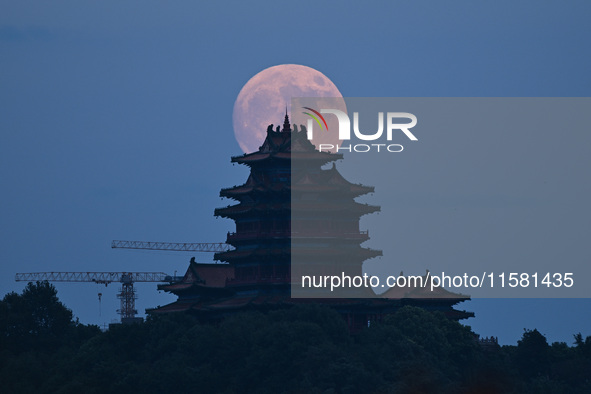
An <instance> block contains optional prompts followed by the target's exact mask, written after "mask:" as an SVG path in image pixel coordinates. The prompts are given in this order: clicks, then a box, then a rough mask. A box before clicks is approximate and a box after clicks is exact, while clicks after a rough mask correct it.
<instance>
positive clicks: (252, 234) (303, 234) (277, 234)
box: [228, 230, 369, 241]
mask: <svg viewBox="0 0 591 394" xmlns="http://www.w3.org/2000/svg"><path fill="white" fill-rule="evenodd" d="M264 238H344V239H369V231H367V230H365V231H358V232H351V233H343V232H337V231H297V232H291V231H285V230H277V231H241V232H233V233H230V232H229V233H228V241H237V240H244V239H264Z"/></svg>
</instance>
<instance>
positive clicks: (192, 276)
mask: <svg viewBox="0 0 591 394" xmlns="http://www.w3.org/2000/svg"><path fill="white" fill-rule="evenodd" d="M230 279H234V267H233V266H231V265H229V264H199V263H196V262H195V259H194V258H192V259H191V262H190V263H189V268H187V272H186V273H185V275H184V276H183V278H182V279H181V280H180V281H178V282H175V283H171V284H167V285H160V286H159V287H158V288H159V289H160V290H165V291H170V292H172V293H177V292H182V291H186V290H189V289H191V288H193V287H195V286H198V287H203V288H217V289H220V288H224V287H226V282H227V281H228V280H230Z"/></svg>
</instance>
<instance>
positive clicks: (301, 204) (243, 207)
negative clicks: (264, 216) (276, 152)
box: [214, 201, 380, 218]
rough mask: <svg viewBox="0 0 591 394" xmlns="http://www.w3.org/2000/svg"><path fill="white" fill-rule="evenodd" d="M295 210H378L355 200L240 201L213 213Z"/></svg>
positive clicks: (352, 211) (354, 212) (332, 211)
mask: <svg viewBox="0 0 591 394" xmlns="http://www.w3.org/2000/svg"><path fill="white" fill-rule="evenodd" d="M290 210H294V211H297V212H298V213H297V215H302V214H303V212H309V213H329V214H330V213H332V214H334V213H338V212H344V213H348V214H355V215H366V214H368V213H373V212H377V211H379V210H380V207H379V206H376V205H369V204H362V203H358V202H356V201H349V202H340V203H339V202H338V201H337V202H330V201H318V202H316V201H298V202H297V203H293V204H290V203H289V202H282V203H270V202H259V203H240V204H236V205H230V206H227V207H224V208H216V209H215V211H214V214H215V215H216V216H221V217H228V218H234V217H237V216H240V215H246V214H249V213H256V214H260V213H261V212H266V213H276V212H279V211H290Z"/></svg>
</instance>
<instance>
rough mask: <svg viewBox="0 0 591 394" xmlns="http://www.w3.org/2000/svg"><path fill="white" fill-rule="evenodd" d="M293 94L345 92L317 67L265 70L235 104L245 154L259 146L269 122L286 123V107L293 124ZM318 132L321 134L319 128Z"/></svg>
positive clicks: (236, 132) (238, 134) (235, 119)
mask: <svg viewBox="0 0 591 394" xmlns="http://www.w3.org/2000/svg"><path fill="white" fill-rule="evenodd" d="M293 97H335V98H342V95H341V92H339V90H338V89H337V87H336V86H335V84H334V83H332V81H331V80H330V79H328V78H327V77H326V76H325V75H324V74H322V73H321V72H320V71H317V70H315V69H313V68H310V67H306V66H301V65H298V64H282V65H279V66H273V67H269V68H267V69H264V70H263V71H261V72H259V73H258V74H256V75H255V76H254V77H252V78H251V79H250V80H249V81H248V82H247V83H246V85H244V87H243V88H242V90H240V93H239V94H238V97H237V98H236V102H235V103H234V112H233V122H234V135H235V136H236V140H237V141H238V144H239V145H240V148H242V150H243V151H244V153H250V152H254V151H257V150H258V149H259V147H260V146H261V145H262V143H263V141H264V140H265V137H266V132H267V126H268V125H270V124H274V125H275V126H277V125H282V124H283V120H284V117H285V109H286V107H287V112H288V114H289V115H290V120H292V123H293V119H294V117H293V116H292V109H291V99H292V98H293ZM300 112H301V109H296V113H297V114H299V113H300ZM294 115H295V114H294ZM303 124H304V125H305V124H306V123H303ZM329 128H330V123H329ZM319 131H320V130H319ZM314 133H315V134H319V133H316V130H314ZM313 142H314V141H313Z"/></svg>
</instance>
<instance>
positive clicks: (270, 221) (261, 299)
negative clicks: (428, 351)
mask: <svg viewBox="0 0 591 394" xmlns="http://www.w3.org/2000/svg"><path fill="white" fill-rule="evenodd" d="M342 158H343V156H342V155H341V154H338V153H330V152H319V151H318V150H316V149H315V147H314V145H312V143H311V142H310V141H309V140H308V139H307V137H306V130H305V128H303V127H302V128H301V129H300V131H298V130H297V128H296V127H295V125H294V129H293V130H292V127H291V125H290V123H289V118H288V116H287V114H286V115H285V121H284V123H283V128H280V127H277V129H276V130H273V126H272V125H271V126H269V127H268V129H267V137H266V139H265V141H264V143H263V145H262V146H261V147H260V148H259V150H258V151H256V152H253V153H249V154H244V155H241V156H235V157H232V162H233V163H239V164H244V165H247V166H249V167H250V175H249V177H248V179H247V181H246V182H245V183H244V184H243V185H240V186H235V187H232V188H227V189H222V190H221V192H220V196H221V197H225V198H229V199H233V200H235V201H236V202H237V204H235V205H230V206H227V207H224V208H218V209H216V210H215V215H216V216H218V217H223V218H228V219H232V220H233V221H234V222H235V223H236V231H235V232H232V233H228V235H227V241H226V242H227V243H228V244H229V245H231V246H232V247H233V249H231V250H228V251H225V252H221V253H217V254H216V255H215V259H216V260H218V261H220V262H223V263H225V264H197V263H195V261H194V259H192V261H191V263H190V265H189V269H188V270H187V273H186V274H185V276H184V278H183V279H182V280H181V281H180V282H177V283H174V284H168V285H161V286H159V288H160V289H162V290H165V291H169V292H172V293H174V294H176V295H177V296H178V300H177V301H176V302H174V303H172V304H169V305H167V306H164V307H161V308H157V309H153V310H151V311H149V312H150V313H165V312H174V311H188V312H192V313H195V314H197V315H199V316H200V317H202V318H203V319H204V320H215V319H219V318H221V317H223V316H224V315H227V314H231V313H236V312H239V311H243V310H249V309H257V310H270V309H277V308H285V307H289V306H292V305H296V304H306V303H322V304H326V305H329V306H331V307H333V308H335V309H336V310H337V311H339V312H340V313H341V314H342V315H343V316H344V317H345V319H346V320H347V322H348V324H349V326H350V328H351V330H356V329H359V328H361V327H364V326H367V324H368V322H369V321H370V320H374V319H378V320H379V319H381V317H382V316H384V315H385V314H389V313H393V312H395V311H396V310H397V309H398V308H400V307H401V306H402V305H406V304H413V305H419V306H423V307H425V308H427V309H435V310H441V311H443V312H444V313H446V314H447V315H448V316H449V317H450V318H454V319H463V318H466V317H470V316H473V314H471V313H469V312H463V311H457V310H455V309H453V305H455V304H456V303H458V302H460V301H463V300H466V299H467V297H466V296H459V295H457V297H454V296H453V295H452V297H449V296H447V297H441V298H437V299H429V298H428V297H427V298H426V297H425V296H424V295H423V296H421V294H419V293H421V291H422V290H421V289H416V288H412V289H411V288H406V289H404V288H400V289H396V292H397V293H396V298H395V299H392V298H384V297H378V296H376V295H375V293H373V291H372V290H371V289H370V288H367V287H362V288H359V289H353V290H351V289H347V291H346V292H344V293H338V292H336V293H335V292H330V293H328V291H327V289H326V288H321V289H303V291H298V289H302V286H301V284H302V279H301V278H302V274H308V275H341V274H343V273H344V274H346V275H349V276H360V275H363V271H362V266H363V262H364V261H365V260H367V259H368V258H372V257H375V256H379V255H381V251H378V250H372V249H368V248H364V247H362V246H361V244H362V243H363V242H364V241H366V240H367V239H369V236H368V233H367V231H360V228H359V219H360V217H361V216H363V215H365V214H369V213H372V212H376V211H378V210H379V207H377V206H371V205H367V204H361V203H358V202H356V201H355V198H356V197H358V196H360V195H364V194H366V193H369V192H373V190H374V189H373V187H369V186H363V185H359V184H352V183H350V182H348V181H347V180H345V179H344V178H343V177H342V176H341V174H340V173H339V172H338V171H337V169H336V167H335V165H334V162H335V161H336V160H339V159H342ZM330 163H333V165H332V167H330V168H323V167H326V165H327V164H330ZM441 291H444V290H443V289H441V290H439V292H441ZM390 294H392V292H390ZM407 294H408V295H410V294H412V298H408V297H407V296H406V295H407ZM449 295H451V293H450V294H449ZM335 296H336V297H335Z"/></svg>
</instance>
